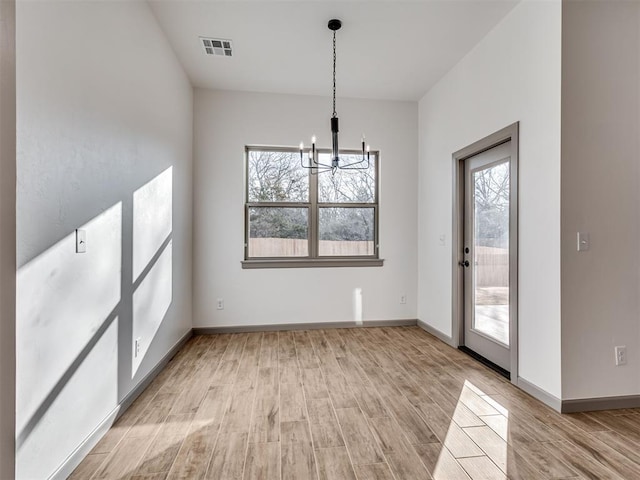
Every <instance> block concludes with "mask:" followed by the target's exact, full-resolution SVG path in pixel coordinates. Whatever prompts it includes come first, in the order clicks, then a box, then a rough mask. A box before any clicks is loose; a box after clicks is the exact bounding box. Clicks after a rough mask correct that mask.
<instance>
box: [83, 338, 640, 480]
mask: <svg viewBox="0 0 640 480" xmlns="http://www.w3.org/2000/svg"><path fill="white" fill-rule="evenodd" d="M71 478H73V479H131V480H143V479H146V480H152V479H153V480H160V479H177V478H181V479H202V478H209V479H216V480H226V479H252V480H253V479H255V480H269V479H278V480H280V479H281V480H287V479H291V480H306V479H339V480H349V479H359V480H374V479H385V480H386V479H396V480H400V479H412V480H413V479H415V480H418V479H429V478H434V479H437V480H458V479H460V480H463V479H469V478H472V479H504V478H510V479H534V480H537V479H552V478H553V479H556V478H557V479H560V478H562V479H568V478H591V479H614V478H616V479H620V478H622V479H626V480H631V479H640V409H635V410H617V411H605V412H597V413H581V414H573V415H559V414H557V413H555V412H554V411H552V410H551V409H549V408H547V407H546V406H544V405H542V404H541V403H539V402H538V401H536V400H534V399H533V398H531V397H529V396H528V395H526V394H524V393H523V392H521V391H519V390H518V389H516V388H514V387H513V386H511V384H509V383H508V382H507V381H506V380H505V379H503V378H502V377H500V376H498V375H496V374H495V373H494V372H492V371H490V370H488V369H486V368H485V367H483V366H482V365H480V364H478V363H476V362H475V361H474V360H472V359H471V358H469V357H468V356H466V355H464V354H463V353H461V352H459V351H457V350H454V349H452V348H450V347H448V346H447V345H445V344H444V343H442V342H440V341H439V340H437V339H436V338H434V337H432V336H431V335H429V334H427V333H425V332H424V331H422V330H421V329H419V328H418V327H394V328H360V329H330V330H329V329H327V330H312V331H294V332H269V333H244V334H226V335H209V336H196V337H194V338H192V339H191V340H190V341H189V343H188V344H187V345H186V346H185V347H184V348H183V349H182V350H181V351H180V352H179V353H178V354H177V355H176V357H175V358H174V359H173V360H172V361H171V362H170V363H169V365H168V366H167V367H166V368H165V369H164V370H163V371H162V372H161V373H160V375H159V376H158V377H157V378H156V379H155V380H154V382H153V383H152V384H151V385H150V386H149V388H147V389H146V390H145V392H144V393H143V394H142V395H141V396H140V397H139V398H138V399H137V400H136V402H135V403H134V404H133V405H132V406H131V408H130V409H129V410H127V412H125V414H124V415H123V416H122V417H121V418H120V419H119V420H118V421H117V422H116V424H115V425H114V426H113V427H112V428H111V430H109V432H108V433H107V434H106V436H105V437H104V438H103V439H102V440H101V441H100V443H99V444H98V445H97V446H96V447H95V448H94V450H93V451H92V452H91V454H90V455H88V456H87V457H86V459H85V460H84V461H83V462H82V464H81V465H80V466H79V467H78V468H77V469H76V471H75V472H74V474H73V475H72V477H71Z"/></svg>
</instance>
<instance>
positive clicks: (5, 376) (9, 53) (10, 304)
mask: <svg viewBox="0 0 640 480" xmlns="http://www.w3.org/2000/svg"><path fill="white" fill-rule="evenodd" d="M15 8H16V4H15V1H13V0H10V1H1V2H0V32H2V35H1V36H0V225H1V226H2V228H0V385H2V388H0V478H13V477H14V467H15V453H14V452H15V443H14V438H15V393H16V390H15V386H16V375H15V366H16V347H15V338H16V336H15V326H16V319H15V308H16V254H15V251H16V76H15V73H16V63H15V62H16V48H15V47H16V45H15V20H16V10H15Z"/></svg>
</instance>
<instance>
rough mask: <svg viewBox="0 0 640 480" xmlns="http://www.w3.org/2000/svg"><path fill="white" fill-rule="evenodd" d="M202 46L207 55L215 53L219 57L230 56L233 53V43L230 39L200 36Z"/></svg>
mask: <svg viewBox="0 0 640 480" xmlns="http://www.w3.org/2000/svg"><path fill="white" fill-rule="evenodd" d="M200 41H201V42H202V48H204V53H206V54H207V55H216V56H219V57H231V56H232V55H233V52H232V50H233V44H232V43H231V40H225V39H224V38H205V37H200Z"/></svg>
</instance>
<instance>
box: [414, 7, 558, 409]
mask: <svg viewBox="0 0 640 480" xmlns="http://www.w3.org/2000/svg"><path fill="white" fill-rule="evenodd" d="M560 22H561V4H560V2H559V1H550V2H529V1H526V2H522V3H520V4H518V5H517V6H516V7H515V8H514V9H513V10H512V11H511V12H510V13H509V14H507V16H506V17H505V18H504V19H503V20H502V22H501V23H499V24H498V25H497V26H496V27H495V28H494V29H493V30H492V31H491V32H490V33H489V34H488V35H487V36H486V37H485V38H484V39H483V40H482V41H481V42H480V43H479V44H478V45H477V46H476V47H475V48H474V49H473V50H472V51H471V52H470V53H469V54H468V55H467V56H466V57H465V58H464V59H463V60H462V61H461V62H460V63H458V65H456V67H454V68H453V70H451V71H450V72H449V73H447V74H446V75H445V76H444V77H443V78H442V80H441V81H440V82H439V83H438V84H437V85H436V86H435V87H434V88H433V89H431V90H430V92H429V93H428V94H427V95H426V96H425V97H424V98H423V99H422V100H421V101H420V109H419V129H420V133H419V136H420V166H419V170H420V174H419V178H420V186H419V191H420V195H419V225H420V227H419V242H418V245H419V289H418V318H420V319H421V320H423V321H425V322H426V323H428V324H429V325H431V326H432V327H434V328H436V329H438V330H440V331H442V332H443V333H445V334H446V335H451V326H452V320H451V275H452V273H451V232H452V206H451V202H452V185H453V180H452V173H453V164H452V160H451V155H452V153H453V152H455V151H457V150H459V149H460V148H463V147H465V146H467V145H469V144H471V143H473V142H475V141H477V140H480V139H481V138H483V137H485V136H487V135H489V134H491V133H493V132H495V131H497V130H499V129H501V128H503V127H506V126H507V125H510V124H511V123H513V122H516V121H520V171H519V200H520V206H519V208H520V213H519V242H520V243H519V248H520V250H519V335H520V341H519V375H520V376H521V377H522V378H524V379H525V380H527V381H529V382H531V383H533V384H534V385H536V386H538V387H539V388H541V389H543V390H545V391H547V392H548V393H550V394H552V395H554V396H556V397H558V398H560V395H561V388H560V387H561V386H560V68H561V64H560V62H561V59H560V50H561V44H560V41H561V38H560V37H561V32H560V28H561V25H560ZM442 234H445V235H446V245H445V246H441V245H439V237H440V235H442Z"/></svg>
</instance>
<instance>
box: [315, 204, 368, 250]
mask: <svg viewBox="0 0 640 480" xmlns="http://www.w3.org/2000/svg"><path fill="white" fill-rule="evenodd" d="M374 218H375V210H374V209H373V208H321V209H320V213H319V222H318V223H319V230H320V232H319V234H320V241H319V254H320V255H322V256H344V255H348V256H358V255H374V252H375V251H374V245H373V241H374Z"/></svg>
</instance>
